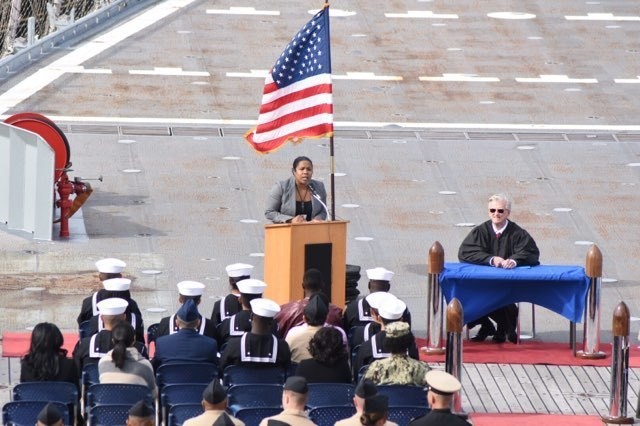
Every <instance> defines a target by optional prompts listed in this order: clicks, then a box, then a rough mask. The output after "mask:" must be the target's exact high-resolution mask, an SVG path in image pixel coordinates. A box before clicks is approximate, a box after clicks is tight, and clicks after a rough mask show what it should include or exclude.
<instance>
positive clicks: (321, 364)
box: [296, 326, 351, 383]
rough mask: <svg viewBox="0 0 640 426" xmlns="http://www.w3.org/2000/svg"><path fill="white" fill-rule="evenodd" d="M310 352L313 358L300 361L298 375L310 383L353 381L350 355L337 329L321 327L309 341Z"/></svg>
mask: <svg viewBox="0 0 640 426" xmlns="http://www.w3.org/2000/svg"><path fill="white" fill-rule="evenodd" d="M309 353H311V356H312V357H313V358H310V359H305V360H302V361H300V364H298V368H297V369H296V376H303V377H304V378H306V379H307V382H308V383H351V368H350V367H349V356H348V354H347V350H346V348H345V345H344V342H343V340H342V333H340V332H339V331H338V330H337V329H335V328H333V327H331V326H326V327H322V328H321V329H319V330H318V331H317V332H316V334H315V335H314V336H313V337H312V338H311V340H310V341H309Z"/></svg>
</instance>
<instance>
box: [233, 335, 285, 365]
mask: <svg viewBox="0 0 640 426" xmlns="http://www.w3.org/2000/svg"><path fill="white" fill-rule="evenodd" d="M290 363H291V350H290V349H289V345H288V344H287V342H286V341H285V340H284V339H279V338H277V337H276V336H275V335H273V334H255V333H251V332H247V333H244V334H243V335H242V336H241V337H240V338H239V339H231V340H229V343H227V346H226V348H225V349H224V351H223V352H222V355H221V357H220V370H221V371H224V369H225V368H226V367H228V366H230V365H241V364H252V365H264V366H268V365H279V366H282V367H284V368H286V367H288V366H289V364H290Z"/></svg>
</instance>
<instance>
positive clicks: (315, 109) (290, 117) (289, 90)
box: [245, 4, 333, 152]
mask: <svg viewBox="0 0 640 426" xmlns="http://www.w3.org/2000/svg"><path fill="white" fill-rule="evenodd" d="M332 134H333V97H332V87H331V53H330V44H329V5H328V4H326V5H325V7H324V8H323V9H322V10H320V11H319V12H318V13H317V14H316V15H315V16H314V17H313V18H312V19H311V20H310V21H309V22H307V24H306V25H305V26H304V27H302V29H300V31H298V33H297V34H296V35H295V36H294V37H293V39H292V40H291V41H290V42H289V44H287V46H286V47H285V49H284V51H283V52H282V54H281V55H280V57H279V58H278V60H277V61H276V63H275V65H274V66H273V68H272V69H271V72H270V73H269V74H268V75H267V78H266V80H265V84H264V90H263V92H262V104H261V105H260V115H259V117H258V125H257V127H255V128H253V129H251V130H250V131H248V132H247V133H246V134H245V139H246V140H247V141H248V142H249V143H250V144H251V145H252V146H253V147H254V148H255V149H256V150H257V151H259V152H269V151H273V150H275V149H277V148H279V147H280V146H282V145H283V144H284V143H285V142H287V141H292V142H300V141H302V139H304V138H320V137H325V136H331V135H332Z"/></svg>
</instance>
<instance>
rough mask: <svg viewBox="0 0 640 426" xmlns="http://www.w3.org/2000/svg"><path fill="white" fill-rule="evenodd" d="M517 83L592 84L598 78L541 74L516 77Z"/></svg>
mask: <svg viewBox="0 0 640 426" xmlns="http://www.w3.org/2000/svg"><path fill="white" fill-rule="evenodd" d="M516 81H517V82H518V83H584V84H594V83H597V82H598V80H597V79H595V78H569V76H568V75H564V74H541V75H540V77H534V78H531V77H516Z"/></svg>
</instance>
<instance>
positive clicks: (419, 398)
mask: <svg viewBox="0 0 640 426" xmlns="http://www.w3.org/2000/svg"><path fill="white" fill-rule="evenodd" d="M378 393H379V394H382V395H387V396H388V397H389V406H390V407H392V406H395V405H405V406H406V405H415V406H422V407H427V406H428V404H427V393H426V392H425V391H424V388H422V386H411V385H378Z"/></svg>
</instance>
